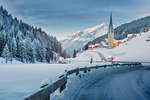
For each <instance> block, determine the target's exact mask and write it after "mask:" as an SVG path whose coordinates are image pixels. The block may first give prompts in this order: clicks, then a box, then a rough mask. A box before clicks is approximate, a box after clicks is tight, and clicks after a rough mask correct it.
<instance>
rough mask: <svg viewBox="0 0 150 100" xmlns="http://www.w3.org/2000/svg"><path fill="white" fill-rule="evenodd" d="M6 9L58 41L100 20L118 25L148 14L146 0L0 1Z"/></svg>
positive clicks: (147, 1) (149, 2) (149, 10)
mask: <svg viewBox="0 0 150 100" xmlns="http://www.w3.org/2000/svg"><path fill="white" fill-rule="evenodd" d="M0 5H3V6H4V8H5V9H6V10H8V12H10V13H11V14H12V15H13V16H14V17H17V18H18V19H22V20H23V21H24V22H26V23H28V24H30V25H34V26H36V27H41V28H42V30H44V31H46V32H47V34H50V35H53V36H56V37H57V39H59V40H62V39H63V38H64V37H65V36H68V35H71V34H72V33H74V32H76V31H79V30H84V29H86V28H90V27H93V26H95V25H99V24H102V23H106V24H108V22H109V15H110V12H112V14H113V23H114V24H115V25H116V26H118V25H121V24H123V23H127V22H130V21H132V20H135V19H138V18H141V17H145V16H149V15H150V6H149V5H150V0H0Z"/></svg>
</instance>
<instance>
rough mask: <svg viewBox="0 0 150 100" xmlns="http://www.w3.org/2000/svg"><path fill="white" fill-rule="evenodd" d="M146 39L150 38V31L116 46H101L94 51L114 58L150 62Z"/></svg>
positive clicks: (149, 42) (149, 46) (149, 48)
mask: <svg viewBox="0 0 150 100" xmlns="http://www.w3.org/2000/svg"><path fill="white" fill-rule="evenodd" d="M148 39H150V32H145V33H141V35H140V34H138V35H137V36H136V37H135V38H133V39H131V40H130V41H128V42H126V43H124V44H121V45H120V46H118V47H116V48H113V49H106V48H103V49H97V50H96V51H97V52H100V53H102V54H103V55H104V56H105V57H106V58H108V57H109V56H112V57H115V59H114V60H119V61H140V62H150V53H149V51H150V41H146V40H148Z"/></svg>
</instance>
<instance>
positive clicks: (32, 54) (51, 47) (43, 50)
mask: <svg viewBox="0 0 150 100" xmlns="http://www.w3.org/2000/svg"><path fill="white" fill-rule="evenodd" d="M61 50H62V49H61V44H60V43H59V42H58V40H57V39H56V37H53V36H50V35H47V34H46V33H45V32H44V31H42V30H41V28H36V27H33V26H31V25H28V24H27V23H24V22H22V20H18V19H17V18H13V17H12V15H11V14H9V13H8V12H7V11H6V10H5V9H4V8H3V6H0V56H1V57H4V58H6V59H7V60H10V61H11V60H12V58H15V59H16V60H19V61H21V62H23V63H26V62H27V63H28V62H31V63H34V62H36V61H38V62H48V63H50V62H51V61H55V60H56V59H57V57H58V55H60V54H61Z"/></svg>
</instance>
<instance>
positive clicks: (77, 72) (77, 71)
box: [76, 68, 79, 76]
mask: <svg viewBox="0 0 150 100" xmlns="http://www.w3.org/2000/svg"><path fill="white" fill-rule="evenodd" d="M78 74H79V68H77V69H76V76H77V75H78Z"/></svg>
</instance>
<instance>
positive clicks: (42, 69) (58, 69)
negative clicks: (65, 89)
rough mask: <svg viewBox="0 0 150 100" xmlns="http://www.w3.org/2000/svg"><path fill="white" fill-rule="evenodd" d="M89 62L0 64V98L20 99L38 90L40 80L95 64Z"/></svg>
mask: <svg viewBox="0 0 150 100" xmlns="http://www.w3.org/2000/svg"><path fill="white" fill-rule="evenodd" d="M95 65H97V64H96V63H95V64H90V63H89V62H80V63H76V62H75V63H71V64H0V100H20V99H22V98H23V97H25V96H27V95H29V94H31V93H33V92H35V91H38V90H39V89H40V86H41V84H42V80H49V81H50V83H53V82H55V81H56V80H58V79H59V78H58V77H59V76H60V75H62V74H63V73H64V70H69V69H74V68H76V67H88V66H95Z"/></svg>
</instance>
